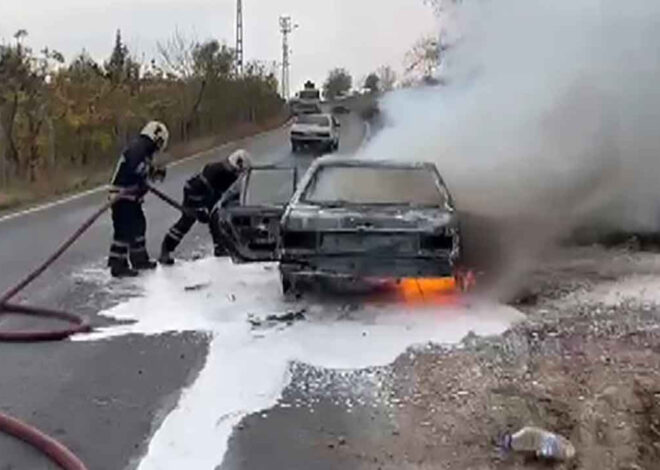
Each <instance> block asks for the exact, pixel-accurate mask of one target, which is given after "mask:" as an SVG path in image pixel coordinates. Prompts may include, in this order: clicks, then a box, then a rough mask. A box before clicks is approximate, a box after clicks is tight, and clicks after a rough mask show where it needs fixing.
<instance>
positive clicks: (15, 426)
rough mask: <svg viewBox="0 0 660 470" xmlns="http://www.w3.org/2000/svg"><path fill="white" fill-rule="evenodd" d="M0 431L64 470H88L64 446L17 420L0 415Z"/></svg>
mask: <svg viewBox="0 0 660 470" xmlns="http://www.w3.org/2000/svg"><path fill="white" fill-rule="evenodd" d="M0 431H3V432H5V433H7V434H9V435H11V436H13V437H15V438H16V439H20V440H21V441H23V442H25V443H27V444H29V445H31V446H32V447H35V448H36V449H38V450H39V451H41V452H43V453H44V454H45V455H46V456H48V458H50V459H51V460H52V461H53V462H55V463H56V464H57V465H59V466H60V467H61V468H62V469H64V470H87V467H86V466H85V464H84V463H82V461H81V460H80V459H79V458H78V457H76V456H75V455H74V454H73V452H71V451H70V450H69V449H67V448H66V447H65V446H64V445H62V444H60V443H59V442H57V441H56V440H55V439H53V438H51V437H48V436H47V435H45V434H44V433H42V432H41V431H39V430H38V429H35V428H33V427H32V426H30V425H28V424H25V423H23V422H22V421H19V420H17V419H16V418H12V417H11V416H7V415H5V414H2V413H0Z"/></svg>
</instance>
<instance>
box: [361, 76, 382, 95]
mask: <svg viewBox="0 0 660 470" xmlns="http://www.w3.org/2000/svg"><path fill="white" fill-rule="evenodd" d="M364 87H365V88H366V89H368V90H369V91H370V92H371V93H378V91H379V90H380V78H379V77H378V75H376V74H375V73H370V74H369V75H368V76H367V78H366V79H365V80H364Z"/></svg>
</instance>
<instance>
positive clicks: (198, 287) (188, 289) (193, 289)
mask: <svg viewBox="0 0 660 470" xmlns="http://www.w3.org/2000/svg"><path fill="white" fill-rule="evenodd" d="M210 286H211V283H210V282H202V283H200V284H193V285H190V286H186V287H184V288H183V290H184V291H186V292H197V291H200V290H203V289H206V288H208V287H210Z"/></svg>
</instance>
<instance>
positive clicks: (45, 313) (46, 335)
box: [0, 196, 119, 343]
mask: <svg viewBox="0 0 660 470" xmlns="http://www.w3.org/2000/svg"><path fill="white" fill-rule="evenodd" d="M118 197H119V196H116V197H113V198H110V199H109V200H108V201H107V202H106V203H105V204H103V205H102V206H101V207H99V208H98V209H97V210H96V212H94V213H93V214H92V215H91V216H90V217H89V218H87V220H85V222H84V223H83V224H82V225H81V226H80V228H78V230H76V231H75V232H74V233H73V235H71V236H70V237H69V238H68V239H66V240H65V241H64V243H62V244H61V245H60V246H59V248H58V249H57V250H56V251H55V252H54V253H53V254H52V255H51V256H49V257H48V259H46V261H44V262H43V263H42V264H41V265H39V267H37V268H36V269H35V270H33V271H32V272H31V273H29V274H28V275H27V276H25V278H23V279H22V280H21V281H20V282H19V283H18V284H16V285H15V286H14V287H12V288H11V289H9V290H8V291H7V292H5V293H4V294H3V295H2V297H0V315H2V314H7V313H16V314H20V315H28V316H34V317H43V318H50V319H57V320H63V321H65V322H68V323H71V324H72V326H71V327H69V328H64V329H59V330H53V331H6V332H0V342H14V343H17V342H35V341H56V340H62V339H65V338H68V337H69V336H71V335H73V334H76V333H81V332H88V331H90V330H91V327H90V326H89V325H88V324H87V322H86V321H85V320H83V319H82V318H80V317H78V316H77V315H73V314H70V313H66V312H60V311H57V310H52V309H48V308H42V307H32V306H27V305H18V304H13V303H10V300H11V299H13V298H14V297H16V295H18V294H19V293H20V292H21V291H22V290H23V289H25V288H26V287H27V286H29V285H30V284H31V283H32V282H34V281H35V279H37V278H38V277H39V276H40V275H41V274H43V272H44V271H46V269H48V268H49V267H50V266H51V265H52V264H53V263H54V262H55V261H57V260H58V259H59V258H60V257H61V256H62V255H63V254H64V253H65V252H66V250H68V249H69V247H70V246H71V245H73V244H74V243H75V241H76V240H78V239H79V238H80V237H81V236H82V235H83V234H84V233H85V232H86V231H87V230H88V229H89V228H90V227H91V226H92V224H93V223H94V222H96V221H97V220H98V219H99V217H101V216H102V215H103V214H104V213H105V212H106V211H107V210H108V209H109V208H110V206H112V204H113V203H114V202H115V201H116V200H117V198H118Z"/></svg>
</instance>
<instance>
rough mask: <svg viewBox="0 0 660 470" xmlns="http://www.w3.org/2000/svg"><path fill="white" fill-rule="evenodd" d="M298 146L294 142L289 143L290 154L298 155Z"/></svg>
mask: <svg viewBox="0 0 660 470" xmlns="http://www.w3.org/2000/svg"><path fill="white" fill-rule="evenodd" d="M299 149H300V146H299V145H298V144H297V143H296V142H291V152H293V153H298V150H299Z"/></svg>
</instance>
